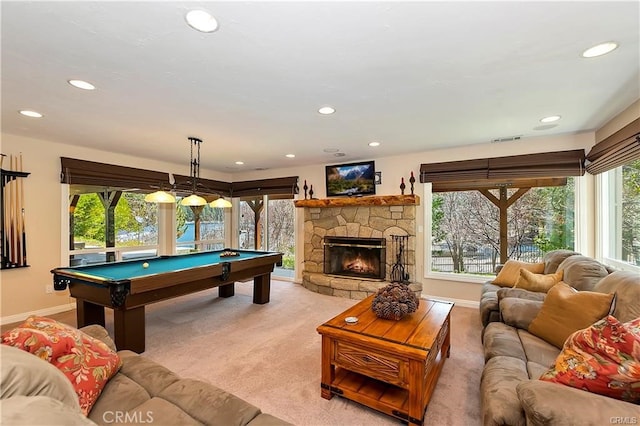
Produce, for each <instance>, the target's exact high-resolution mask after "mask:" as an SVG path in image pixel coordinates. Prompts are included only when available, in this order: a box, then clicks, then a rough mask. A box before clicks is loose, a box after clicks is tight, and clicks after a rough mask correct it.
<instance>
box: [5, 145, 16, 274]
mask: <svg viewBox="0 0 640 426" xmlns="http://www.w3.org/2000/svg"><path fill="white" fill-rule="evenodd" d="M9 167H10V170H14V169H13V155H10V156H9ZM7 189H8V190H9V263H10V265H11V266H13V264H14V263H15V255H16V250H15V245H16V241H15V232H14V230H13V227H14V212H15V208H14V206H13V205H14V203H15V199H14V195H13V193H14V189H13V180H11V181H9V183H8V184H7Z"/></svg>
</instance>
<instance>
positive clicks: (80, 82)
mask: <svg viewBox="0 0 640 426" xmlns="http://www.w3.org/2000/svg"><path fill="white" fill-rule="evenodd" d="M68 83H69V84H70V85H72V86H73V87H77V88H78V89H83V90H95V88H96V86H94V85H93V84H91V83H89V82H87V81H83V80H69V81H68Z"/></svg>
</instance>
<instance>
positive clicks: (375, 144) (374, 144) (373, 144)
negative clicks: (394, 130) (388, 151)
mask: <svg viewBox="0 0 640 426" xmlns="http://www.w3.org/2000/svg"><path fill="white" fill-rule="evenodd" d="M369 146H380V142H369Z"/></svg>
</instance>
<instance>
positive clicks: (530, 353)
mask: <svg viewBox="0 0 640 426" xmlns="http://www.w3.org/2000/svg"><path fill="white" fill-rule="evenodd" d="M544 263H545V268H544V273H546V274H553V273H555V272H556V271H558V270H564V281H565V282H567V283H568V284H570V285H571V286H572V287H574V288H575V289H576V290H579V291H593V292H598V293H606V294H612V293H615V303H614V305H613V309H612V311H611V314H612V315H613V316H614V317H615V318H617V319H618V320H619V321H620V322H627V321H631V320H634V319H636V318H639V317H640V276H639V275H638V274H637V273H635V272H628V271H612V270H611V269H610V268H607V267H606V266H604V265H602V264H600V263H599V262H597V261H596V260H594V259H591V258H588V257H585V256H581V255H580V254H578V253H575V252H569V251H564V250H563V251H556V252H551V253H549V254H548V255H547V256H546V257H545V259H544ZM545 296H546V294H545V293H535V292H531V291H527V290H521V289H518V288H501V287H497V286H496V285H494V284H492V283H490V282H489V283H486V284H485V285H484V288H483V295H482V299H481V300H482V301H481V309H480V311H481V312H480V314H481V315H480V316H481V321H482V323H483V325H484V326H485V328H484V331H483V346H484V357H485V366H484V369H483V372H482V378H481V385H480V390H481V400H482V412H483V424H484V425H485V426H490V425H525V424H527V425H604V424H613V423H619V424H621V423H629V422H640V405H637V404H634V403H631V402H625V401H622V400H618V399H614V398H610V397H607V396H603V395H599V394H596V393H591V392H587V391H585V390H582V389H577V388H574V387H569V386H565V385H563V384H558V383H551V382H547V381H541V380H538V379H539V378H540V376H541V375H542V374H544V373H545V372H547V371H548V370H549V368H550V366H552V365H553V364H554V362H555V361H556V358H557V357H558V355H559V354H560V352H561V349H560V348H558V347H557V346H554V345H552V344H550V343H548V342H547V341H545V340H543V339H541V338H539V337H537V336H536V335H534V334H532V333H530V332H529V331H528V330H529V326H530V325H531V323H532V321H533V320H534V318H536V316H537V315H538V313H539V312H540V310H541V308H542V306H543V303H544V302H543V301H544V299H545Z"/></svg>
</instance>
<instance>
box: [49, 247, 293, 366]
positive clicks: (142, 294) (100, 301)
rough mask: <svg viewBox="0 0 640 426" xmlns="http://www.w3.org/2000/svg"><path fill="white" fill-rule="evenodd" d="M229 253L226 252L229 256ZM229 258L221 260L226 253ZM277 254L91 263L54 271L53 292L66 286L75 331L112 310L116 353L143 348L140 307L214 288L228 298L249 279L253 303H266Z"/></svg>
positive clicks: (198, 255)
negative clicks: (71, 300) (74, 312)
mask: <svg viewBox="0 0 640 426" xmlns="http://www.w3.org/2000/svg"><path fill="white" fill-rule="evenodd" d="M230 252H231V253H230ZM229 253H230V254H232V255H233V256H225V255H226V254H229ZM281 264H282V253H277V252H266V251H251V250H236V249H225V250H218V251H209V252H200V253H192V254H183V255H174V256H158V257H153V258H147V259H140V260H131V261H123V262H113V263H102V264H97V265H88V266H78V267H61V268H55V269H53V270H52V271H51V272H52V273H53V286H54V289H55V290H65V289H66V288H69V293H70V294H71V296H72V297H74V298H75V299H76V306H77V318H78V327H83V326H85V325H89V324H100V325H104V324H105V312H104V308H105V307H106V308H111V309H113V318H114V334H115V336H114V337H115V343H116V346H117V347H118V349H129V350H132V351H134V352H138V353H140V352H144V350H145V318H144V317H145V315H144V307H145V305H148V304H151V303H154V302H158V301H160V300H165V299H171V298H174V297H178V296H182V295H185V294H189V293H193V292H196V291H200V290H205V289H208V288H212V287H218V295H219V296H220V297H231V296H233V295H234V292H235V288H234V283H235V282H236V281H246V280H249V279H251V278H253V303H257V304H264V303H269V292H270V288H271V272H273V268H274V265H281Z"/></svg>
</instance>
